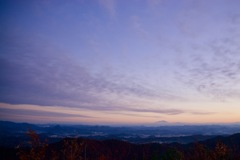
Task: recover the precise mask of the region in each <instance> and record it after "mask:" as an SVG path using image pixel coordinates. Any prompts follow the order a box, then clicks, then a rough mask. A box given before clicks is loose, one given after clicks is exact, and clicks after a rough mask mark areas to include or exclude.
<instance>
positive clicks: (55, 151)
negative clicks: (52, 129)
mask: <svg viewBox="0 0 240 160" xmlns="http://www.w3.org/2000/svg"><path fill="white" fill-rule="evenodd" d="M29 136H30V138H31V141H30V143H29V144H30V145H29V147H20V148H15V149H14V148H5V147H1V148H0V159H2V160H15V159H16V160H17V159H22V160H23V159H26V160H48V159H49V160H54V159H55V160H58V159H59V160H85V159H86V160H134V159H136V160H180V159H181V160H198V159H199V160H240V134H234V135H231V136H228V137H221V136H219V137H215V138H213V139H209V140H206V141H202V142H195V143H190V144H179V143H171V144H158V143H148V144H132V143H129V142H125V141H120V140H114V139H111V140H103V141H100V140H91V139H82V138H81V139H74V138H67V139H63V140H61V141H59V142H57V143H52V144H49V145H47V144H46V143H45V142H40V140H39V139H38V135H37V134H35V133H34V132H31V133H30V134H29Z"/></svg>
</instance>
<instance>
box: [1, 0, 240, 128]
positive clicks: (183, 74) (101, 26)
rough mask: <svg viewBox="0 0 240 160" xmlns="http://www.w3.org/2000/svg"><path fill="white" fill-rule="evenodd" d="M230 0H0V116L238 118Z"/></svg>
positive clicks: (234, 0) (238, 31)
mask: <svg viewBox="0 0 240 160" xmlns="http://www.w3.org/2000/svg"><path fill="white" fill-rule="evenodd" d="M239 7H240V1H239V0H128V1H127V0H72V1H68V0H21V1H19V0H7V1H5V0H0V20H1V23H0V120H11V121H20V122H34V123H46V122H50V123H52V122H58V123H86V124H149V123H154V122H157V121H162V120H166V121H168V122H188V123H230V122H239V121H240V118H239V117H240V53H239V51H240V10H239Z"/></svg>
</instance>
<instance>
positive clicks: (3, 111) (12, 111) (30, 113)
mask: <svg viewBox="0 0 240 160" xmlns="http://www.w3.org/2000/svg"><path fill="white" fill-rule="evenodd" d="M0 112H1V114H2V115H12V116H13V115H16V114H17V115H22V116H40V117H58V118H59V117H62V118H67V117H71V118H74V117H78V118H95V117H91V116H86V115H81V114H69V113H58V112H49V111H40V110H29V109H8V108H0Z"/></svg>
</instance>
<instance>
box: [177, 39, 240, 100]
mask: <svg viewBox="0 0 240 160" xmlns="http://www.w3.org/2000/svg"><path fill="white" fill-rule="evenodd" d="M238 41H239V38H236V37H233V36H231V35H228V36H227V37H225V38H222V39H217V40H214V41H211V42H209V43H208V45H206V46H205V47H198V49H197V51H196V50H195V53H194V54H191V57H190V58H189V59H188V60H184V61H183V62H185V63H184V66H180V68H181V71H180V70H179V71H178V77H179V80H181V81H182V82H184V83H185V84H187V85H188V86H190V87H193V88H195V89H196V90H197V91H198V92H199V93H202V94H204V95H206V96H208V97H212V98H214V99H218V100H225V99H229V98H234V99H239V98H240V92H239V89H240V85H239V83H238V82H239V81H240V57H239V50H240V47H239V45H238ZM206 54H208V55H206ZM183 62H182V63H183Z"/></svg>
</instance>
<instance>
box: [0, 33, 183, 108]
mask: <svg viewBox="0 0 240 160" xmlns="http://www.w3.org/2000/svg"><path fill="white" fill-rule="evenodd" d="M18 39H22V41H18ZM1 46H3V47H2V49H1V50H2V53H5V54H1V55H0V88H1V89H0V102H4V103H10V104H36V105H42V106H67V107H80V108H88V109H90V108H92V109H96V108H97V107H100V109H101V107H103V108H104V106H111V105H110V104H109V103H108V102H109V101H115V100H116V99H117V97H118V101H119V97H122V98H123V97H135V98H137V99H145V98H150V99H152V98H153V99H162V100H169V99H171V100H174V99H178V97H176V96H174V95H171V94H170V93H165V92H156V91H155V90H153V89H149V88H147V87H145V86H143V85H142V84H140V83H136V82H134V81H133V80H132V79H129V78H125V80H124V81H118V82H117V81H116V78H118V76H114V75H111V74H107V76H99V75H98V74H92V73H91V71H90V70H89V69H87V68H86V67H83V65H81V64H80V63H79V62H77V61H76V60H75V59H73V57H72V56H71V54H70V53H69V54H65V53H63V52H62V51H61V50H60V49H58V48H57V47H56V46H54V45H52V44H51V43H49V42H48V41H44V42H43V41H42V40H41V38H39V37H38V40H36V39H34V38H29V39H28V38H27V37H25V36H24V37H8V36H6V37H5V41H4V42H3V43H2V44H1ZM121 77H124V75H121ZM123 79H124V78H123ZM112 97H115V98H112ZM116 103H117V102H116ZM96 104H97V105H96ZM108 109H111V107H109V108H108Z"/></svg>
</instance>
